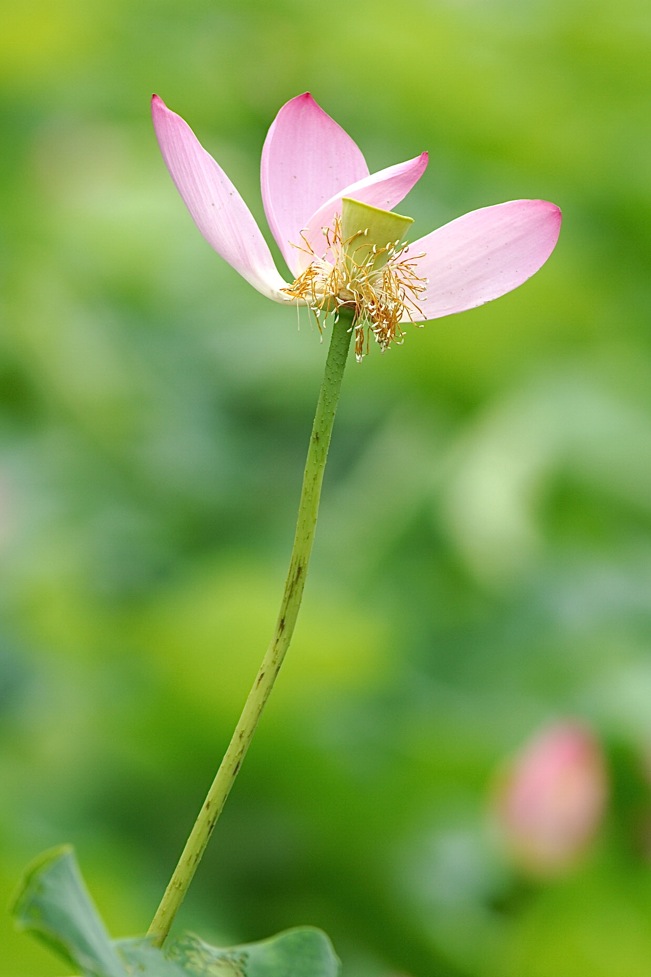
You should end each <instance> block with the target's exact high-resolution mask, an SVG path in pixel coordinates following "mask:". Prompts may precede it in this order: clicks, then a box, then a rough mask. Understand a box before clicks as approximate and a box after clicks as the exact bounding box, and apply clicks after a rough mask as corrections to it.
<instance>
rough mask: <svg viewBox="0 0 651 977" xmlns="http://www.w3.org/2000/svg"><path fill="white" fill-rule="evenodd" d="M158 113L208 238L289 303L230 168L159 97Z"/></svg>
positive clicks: (183, 187)
mask: <svg viewBox="0 0 651 977" xmlns="http://www.w3.org/2000/svg"><path fill="white" fill-rule="evenodd" d="M152 116H153V120H154V129H155V130H156V136H157V138H158V143H159V146H160V149H161V152H162V154H163V159H164V160H165V163H166V165H167V168H168V170H169V171H170V175H171V177H172V179H173V180H174V183H175V184H176V188H177V190H178V191H179V193H180V194H181V197H182V198H183V201H184V203H185V205H186V207H187V208H188V210H189V211H190V214H191V216H192V219H193V220H194V222H195V224H196V225H197V227H198V228H199V230H200V231H201V233H202V234H203V236H204V237H205V239H206V241H208V243H209V244H210V245H211V246H212V247H213V248H214V249H215V251H216V252H217V254H219V255H221V257H222V258H224V260H225V261H227V262H228V263H229V265H232V267H233V268H234V269H235V270H236V271H238V272H239V273H240V275H241V276H242V277H243V278H245V279H246V280H247V281H248V282H250V284H251V285H253V287H254V288H257V290H258V291H259V292H262V294H263V295H266V296H268V297H269V298H271V299H274V300H275V301H276V302H287V301H289V299H288V297H287V296H286V295H285V294H284V293H283V292H282V291H281V289H282V288H283V286H284V285H285V282H284V281H283V279H282V278H281V276H280V275H279V274H278V271H277V269H276V266H275V264H274V260H273V258H272V256H271V252H270V250H269V247H268V245H267V243H266V241H265V240H264V238H263V236H262V234H261V232H260V228H259V227H258V225H257V224H256V222H255V220H254V218H253V215H252V214H251V211H250V210H249V208H248V207H247V206H246V204H245V203H244V201H243V200H242V198H241V196H240V195H239V193H238V192H237V190H236V189H235V187H234V186H233V184H232V183H231V181H230V180H229V179H228V177H227V176H226V174H225V173H224V171H223V170H222V169H221V167H220V166H219V165H218V164H217V163H216V162H215V160H214V159H213V158H212V156H210V154H209V153H207V152H206V150H205V149H204V148H203V146H202V145H201V143H200V142H199V140H198V139H197V137H196V136H195V134H194V133H193V131H192V129H191V128H190V126H189V125H188V124H187V123H186V122H184V121H183V119H182V118H181V117H180V116H179V115H176V113H175V112H172V111H170V109H168V108H167V106H166V105H165V103H164V102H163V100H162V99H161V98H159V97H158V95H154V97H153V98H152Z"/></svg>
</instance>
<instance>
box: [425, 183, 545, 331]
mask: <svg viewBox="0 0 651 977" xmlns="http://www.w3.org/2000/svg"><path fill="white" fill-rule="evenodd" d="M560 229H561V212H560V210H559V208H558V207H556V205H555V204H551V203H548V202H547V201H546V200H510V201H508V203H504V204H497V205H496V206H494V207H484V208H482V209H481V210H473V211H471V212H470V213H469V214H464V216H463V217H458V218H457V219H456V220H454V221H451V222H450V223H449V224H445V225H444V226H443V227H439V228H438V230H436V231H433V232H432V233H431V234H428V235H426V236H425V237H423V238H420V240H418V241H415V242H414V243H413V244H411V245H410V246H409V253H408V256H409V255H413V256H414V260H415V261H416V265H417V273H418V275H419V276H421V277H422V278H424V279H426V280H427V291H426V292H425V293H424V297H422V298H421V297H419V300H418V306H419V308H418V310H414V312H413V319H414V321H419V320H423V319H438V318H439V317H441V316H446V315H452V314H453V313H455V312H463V311H464V310H465V309H472V308H474V307H475V306H477V305H483V303H484V302H490V301H491V299H496V298H499V296H500V295H504V294H506V292H510V291H511V290H512V289H514V288H517V287H518V285H522V283H523V282H525V281H526V280H527V279H528V278H531V276H532V275H533V274H534V273H535V272H537V271H538V269H539V268H540V267H541V266H542V265H543V264H544V263H545V261H547V258H548V257H549V256H550V254H551V253H552V251H553V250H554V247H555V245H556V242H557V240H558V235H559V233H560ZM421 253H422V257H418V255H420V254H421Z"/></svg>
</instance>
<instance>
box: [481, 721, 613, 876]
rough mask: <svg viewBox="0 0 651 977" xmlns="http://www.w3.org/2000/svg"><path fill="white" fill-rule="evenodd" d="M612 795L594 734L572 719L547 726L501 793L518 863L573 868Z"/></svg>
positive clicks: (501, 812) (541, 870)
mask: <svg viewBox="0 0 651 977" xmlns="http://www.w3.org/2000/svg"><path fill="white" fill-rule="evenodd" d="M607 794H608V781H607V774H606V766H605V761H604V757H603V753H602V750H601V747H600V745H599V742H598V741H597V739H596V737H595V736H594V734H593V733H592V732H591V731H590V730H589V729H587V728H586V727H584V726H582V725H580V724H579V723H577V722H575V721H567V720H565V721H562V722H557V723H554V724H553V725H551V726H549V727H548V728H547V729H544V730H543V731H542V732H540V733H539V734H538V735H537V736H536V737H534V738H533V739H532V740H531V741H530V742H529V743H527V744H526V746H525V747H524V749H523V751H522V752H521V754H520V755H519V756H518V757H517V758H516V759H515V760H514V761H513V762H512V764H511V765H510V768H509V770H508V771H506V772H505V773H504V774H503V777H502V783H501V785H500V787H499V791H498V796H497V807H496V813H497V816H498V821H499V824H500V827H501V829H502V833H503V835H504V839H505V841H506V843H507V847H508V848H509V850H510V852H511V854H512V856H513V858H514V859H515V861H516V862H517V863H518V864H519V865H520V866H521V867H523V868H524V869H525V870H526V871H528V872H531V873H532V874H535V875H549V874H554V873H557V872H562V871H563V870H565V869H567V868H570V867H572V866H573V864H574V863H575V862H576V861H577V859H578V858H579V857H580V856H581V855H582V854H583V852H584V851H585V850H586V848H587V847H588V846H589V844H590V842H591V841H592V839H593V838H594V836H595V834H596V832H597V830H598V828H599V826H600V824H601V821H602V819H603V816H604V809H605V804H606V798H607Z"/></svg>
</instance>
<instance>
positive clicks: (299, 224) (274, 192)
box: [260, 92, 368, 268]
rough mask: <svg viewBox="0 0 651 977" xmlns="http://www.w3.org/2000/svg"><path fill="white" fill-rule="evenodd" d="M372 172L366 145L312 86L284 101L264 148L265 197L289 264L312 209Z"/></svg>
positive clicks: (262, 178)
mask: <svg viewBox="0 0 651 977" xmlns="http://www.w3.org/2000/svg"><path fill="white" fill-rule="evenodd" d="M365 176H368V166H367V165H366V162H365V160H364V157H363V155H362V153H361V150H360V149H359V148H358V146H357V145H356V143H355V142H354V141H353V140H352V139H351V137H350V136H349V135H348V133H347V132H345V131H344V130H343V129H342V128H341V126H340V125H338V124H337V123H336V122H335V120H334V119H332V118H331V117H330V116H329V115H328V114H327V112H324V111H323V109H322V108H321V107H320V106H319V105H317V103H316V102H315V101H314V99H313V98H312V96H311V95H310V94H309V92H305V94H304V95H297V96H296V98H292V99H291V101H289V102H287V104H286V105H283V107H282V108H281V110H280V111H279V113H278V115H277V116H276V118H275V119H274V121H273V123H272V125H271V128H270V129H269V132H268V134H267V138H266V139H265V143H264V147H263V149H262V163H261V169H260V181H261V186H262V202H263V204H264V209H265V213H266V215H267V220H268V222H269V227H270V228H271V232H272V234H273V236H274V237H275V239H276V241H277V242H278V246H279V248H280V250H281V251H282V253H283V256H284V258H285V261H286V262H287V264H288V266H289V267H290V268H294V267H295V266H296V254H295V247H294V245H297V244H300V242H301V231H302V230H303V228H304V227H305V226H306V224H307V222H308V221H309V219H310V217H311V216H312V214H313V213H314V212H315V211H316V210H318V208H319V207H321V205H322V204H323V203H325V201H326V200H328V199H329V198H330V197H332V196H334V194H336V193H338V192H339V191H340V190H341V188H342V187H345V186H348V184H350V183H355V182H357V181H358V180H361V179H363V178H364V177H365Z"/></svg>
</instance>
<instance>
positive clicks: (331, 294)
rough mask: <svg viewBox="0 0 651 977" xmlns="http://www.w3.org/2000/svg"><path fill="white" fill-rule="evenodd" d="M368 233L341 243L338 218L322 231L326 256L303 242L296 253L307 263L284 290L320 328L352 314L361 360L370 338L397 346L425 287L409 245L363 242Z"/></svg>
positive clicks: (356, 344) (356, 353)
mask: <svg viewBox="0 0 651 977" xmlns="http://www.w3.org/2000/svg"><path fill="white" fill-rule="evenodd" d="M367 234H368V231H367V230H364V231H358V232H357V233H356V234H354V235H353V236H352V237H351V238H348V239H346V240H343V239H342V233H341V217H339V216H336V217H335V219H334V221H333V224H332V227H330V228H324V235H325V244H326V247H325V257H323V258H321V257H319V256H318V255H317V254H316V253H315V251H314V249H313V248H312V247H311V245H310V243H309V242H308V241H307V240H306V239H305V238H303V246H302V247H301V248H300V250H302V251H303V252H304V253H306V254H308V255H309V257H310V263H309V265H308V266H307V268H306V269H305V271H303V272H302V273H301V274H300V275H299V276H298V278H297V279H296V281H295V282H294V283H293V284H292V285H290V286H288V287H287V288H286V289H284V291H285V292H287V294H288V295H289V296H290V297H291V298H292V299H296V300H297V301H299V302H301V303H302V304H305V305H307V306H308V308H309V309H310V310H311V311H312V312H313V313H314V316H315V318H316V322H317V325H318V327H319V329H321V328H322V327H323V324H324V322H325V320H326V319H327V317H328V316H329V315H333V317H334V320H335V322H336V321H337V319H338V318H339V314H340V312H341V311H342V309H347V310H349V311H350V312H352V323H353V326H352V328H353V329H354V330H355V355H356V357H357V359H358V361H359V360H361V359H362V358H363V356H364V354H365V353H368V348H369V342H370V337H371V335H372V336H373V338H374V339H375V341H376V342H377V343H378V345H379V346H380V348H381V349H382V350H383V351H384V350H386V349H388V348H389V346H390V345H391V343H397V344H399V343H401V342H402V341H403V338H404V331H403V329H402V328H401V323H403V322H406V321H410V322H413V321H414V318H413V316H414V313H415V312H419V311H420V310H419V308H418V298H419V295H421V294H422V293H423V292H424V291H425V288H426V281H425V279H424V278H421V277H419V276H418V274H417V272H416V267H417V261H418V257H422V256H417V257H413V258H412V257H408V255H407V245H405V244H401V243H400V242H394V243H393V244H387V245H386V246H385V247H381V248H380V247H378V246H377V245H373V246H372V247H369V245H368V243H366V242H365V238H366V236H367Z"/></svg>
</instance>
